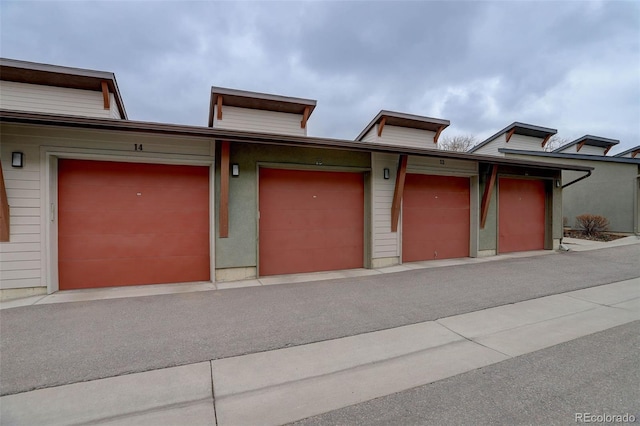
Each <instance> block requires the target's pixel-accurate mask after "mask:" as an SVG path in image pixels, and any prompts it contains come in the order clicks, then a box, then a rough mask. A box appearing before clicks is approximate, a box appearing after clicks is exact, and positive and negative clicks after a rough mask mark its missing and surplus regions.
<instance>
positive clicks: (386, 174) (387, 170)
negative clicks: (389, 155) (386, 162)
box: [383, 168, 389, 179]
mask: <svg viewBox="0 0 640 426" xmlns="http://www.w3.org/2000/svg"><path fill="white" fill-rule="evenodd" d="M383 172H384V175H383V176H384V178H385V179H389V169H386V168H385V169H384V170H383Z"/></svg>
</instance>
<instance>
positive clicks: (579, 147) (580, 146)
mask: <svg viewBox="0 0 640 426" xmlns="http://www.w3.org/2000/svg"><path fill="white" fill-rule="evenodd" d="M586 142H587V140H586V139H585V140H583V141H582V142H580V143H579V144H578V147H577V148H576V152H580V150H581V149H582V147H583V146H584V144H585V143H586Z"/></svg>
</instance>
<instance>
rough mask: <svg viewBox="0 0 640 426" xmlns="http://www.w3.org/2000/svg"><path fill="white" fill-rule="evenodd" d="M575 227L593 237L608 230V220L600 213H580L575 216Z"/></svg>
mask: <svg viewBox="0 0 640 426" xmlns="http://www.w3.org/2000/svg"><path fill="white" fill-rule="evenodd" d="M576 228H578V229H579V230H580V231H582V233H583V234H584V235H586V236H588V237H594V236H597V235H598V234H600V233H601V232H606V231H608V230H609V220H608V219H607V218H606V217H604V216H600V215H594V214H581V215H580V216H576Z"/></svg>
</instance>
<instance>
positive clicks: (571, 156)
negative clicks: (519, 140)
mask: <svg viewBox="0 0 640 426" xmlns="http://www.w3.org/2000/svg"><path fill="white" fill-rule="evenodd" d="M498 152H501V153H503V154H515V155H530V156H534V157H547V158H557V159H559V160H587V161H606V162H610V163H627V164H640V157H638V158H626V157H615V156H611V157H606V156H604V155H589V154H577V153H571V152H540V151H525V150H521V149H509V148H500V149H498Z"/></svg>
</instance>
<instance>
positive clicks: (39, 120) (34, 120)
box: [0, 110, 593, 171]
mask: <svg viewBox="0 0 640 426" xmlns="http://www.w3.org/2000/svg"><path fill="white" fill-rule="evenodd" d="M0 122H6V123H21V124H32V125H44V126H57V127H71V128H81V129H98V130H112V131H125V132H142V133H155V134H166V135H182V136H190V137H203V138H208V139H212V140H224V141H229V142H244V143H259V144H267V145H280V146H295V147H313V148H327V149H339V150H348V151H357V152H380V153H388V154H407V155H416V156H423V157H436V158H449V159H457V160H470V161H476V162H479V163H486V164H497V165H511V166H524V167H530V168H534V169H547V170H577V171H589V170H592V169H593V168H592V167H586V166H578V165H572V164H557V163H542V162H535V161H523V160H520V159H508V158H504V157H496V156H491V155H478V154H468V153H457V152H452V151H444V150H434V149H429V148H413V147H399V146H395V145H384V144H379V143H368V142H358V141H353V140H343V139H326V138H316V137H308V136H290V135H279V134H271V133H258V132H246V131H237V130H225V129H217V128H215V129H214V128H211V127H202V126H185V125H177V124H164V123H153V122H143V121H130V120H109V119H102V118H89V117H76V116H69V115H52V114H39V113H30V112H29V113H27V112H20V111H9V110H0Z"/></svg>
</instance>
